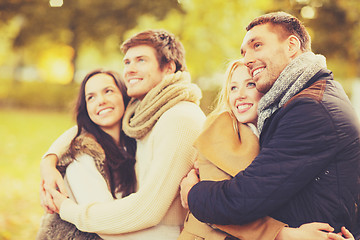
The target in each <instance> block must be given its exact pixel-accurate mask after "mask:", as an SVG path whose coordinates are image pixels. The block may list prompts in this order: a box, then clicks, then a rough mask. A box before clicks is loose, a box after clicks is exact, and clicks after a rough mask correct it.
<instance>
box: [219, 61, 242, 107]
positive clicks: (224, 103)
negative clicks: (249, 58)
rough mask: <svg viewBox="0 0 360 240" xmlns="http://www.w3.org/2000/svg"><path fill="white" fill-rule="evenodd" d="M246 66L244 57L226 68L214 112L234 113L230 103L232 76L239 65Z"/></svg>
mask: <svg viewBox="0 0 360 240" xmlns="http://www.w3.org/2000/svg"><path fill="white" fill-rule="evenodd" d="M242 66H245V64H244V62H243V60H242V59H237V60H234V61H232V62H230V63H229V66H228V68H227V69H226V72H225V75H224V81H223V85H222V88H221V91H220V92H219V95H218V97H217V104H216V107H215V109H214V111H213V112H212V113H214V114H220V113H221V112H224V111H227V112H230V113H231V114H232V111H231V108H230V103H229V94H230V83H231V78H232V76H233V74H234V72H235V70H236V69H237V68H238V67H242Z"/></svg>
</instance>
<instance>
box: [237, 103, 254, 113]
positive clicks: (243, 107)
mask: <svg viewBox="0 0 360 240" xmlns="http://www.w3.org/2000/svg"><path fill="white" fill-rule="evenodd" d="M251 107H252V104H250V103H248V104H241V105H238V106H236V109H237V110H238V111H239V112H246V111H247V110H249V109H250V108H251Z"/></svg>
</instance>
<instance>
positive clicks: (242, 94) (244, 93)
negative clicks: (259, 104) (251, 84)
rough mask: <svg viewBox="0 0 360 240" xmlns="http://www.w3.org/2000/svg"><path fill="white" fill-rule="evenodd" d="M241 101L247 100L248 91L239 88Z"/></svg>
mask: <svg viewBox="0 0 360 240" xmlns="http://www.w3.org/2000/svg"><path fill="white" fill-rule="evenodd" d="M238 93H239V99H245V98H246V91H245V88H244V87H240V88H239V92H238Z"/></svg>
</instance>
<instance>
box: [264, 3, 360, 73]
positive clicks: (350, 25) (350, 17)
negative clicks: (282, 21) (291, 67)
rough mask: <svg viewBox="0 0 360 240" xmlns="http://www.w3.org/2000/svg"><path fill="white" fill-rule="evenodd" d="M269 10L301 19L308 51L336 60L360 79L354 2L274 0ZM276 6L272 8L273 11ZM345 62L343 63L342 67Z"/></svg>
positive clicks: (359, 9)
mask: <svg viewBox="0 0 360 240" xmlns="http://www.w3.org/2000/svg"><path fill="white" fill-rule="evenodd" d="M274 1H275V3H276V4H274V5H273V6H274V7H273V8H272V9H271V11H274V10H282V11H286V12H289V13H291V14H293V15H295V16H297V17H298V18H299V19H301V20H302V21H303V22H304V23H305V25H306V26H307V28H308V29H309V31H310V35H311V36H312V49H313V51H314V52H316V53H321V54H323V55H325V56H326V57H327V58H329V59H334V60H335V61H336V60H338V61H340V62H341V64H342V65H343V66H342V67H344V65H347V66H350V67H348V68H346V70H348V73H347V74H346V76H345V77H348V78H351V77H355V76H357V77H360V67H359V66H360V18H359V14H360V4H359V1H358V0H346V1H345V0H274ZM275 6H276V8H275ZM344 62H346V64H344Z"/></svg>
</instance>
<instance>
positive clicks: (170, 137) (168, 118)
mask: <svg viewBox="0 0 360 240" xmlns="http://www.w3.org/2000/svg"><path fill="white" fill-rule="evenodd" d="M185 106H186V105H185ZM194 106H195V105H194ZM204 120H205V116H204V114H203V113H202V111H201V110H200V108H198V107H197V106H196V108H194V107H191V108H190V109H184V108H176V109H170V110H168V111H167V112H165V113H164V114H163V115H162V117H161V118H160V119H159V120H158V123H157V124H156V125H155V126H154V128H153V130H152V132H150V133H149V134H153V137H154V140H153V146H152V150H153V153H149V157H152V158H153V160H152V162H151V164H150V166H149V169H148V173H147V177H146V179H145V181H144V185H142V186H140V188H139V190H138V191H137V192H136V193H133V194H131V195H129V196H127V197H125V198H122V199H117V200H114V201H112V202H107V203H93V204H83V205H76V204H75V203H74V202H71V201H70V200H68V201H65V202H64V203H63V204H62V205H61V208H60V216H61V218H62V219H64V220H66V221H69V222H71V223H73V224H75V225H76V226H77V228H78V229H80V230H82V231H87V232H96V233H100V234H102V233H103V234H119V233H127V232H133V231H138V230H142V229H145V228H148V227H152V226H155V225H157V224H158V223H159V222H160V221H161V220H162V219H163V217H164V216H165V214H166V212H167V210H168V209H169V207H170V206H171V203H172V202H173V200H174V199H175V197H176V196H178V194H179V184H180V181H181V179H182V178H183V177H184V176H185V175H186V174H187V173H188V171H189V170H190V169H191V167H192V164H193V161H194V160H195V158H196V154H197V152H196V150H195V148H194V147H193V146H192V144H193V142H194V140H195V139H196V137H197V136H198V135H199V133H200V131H201V128H202V124H203V122H204Z"/></svg>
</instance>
